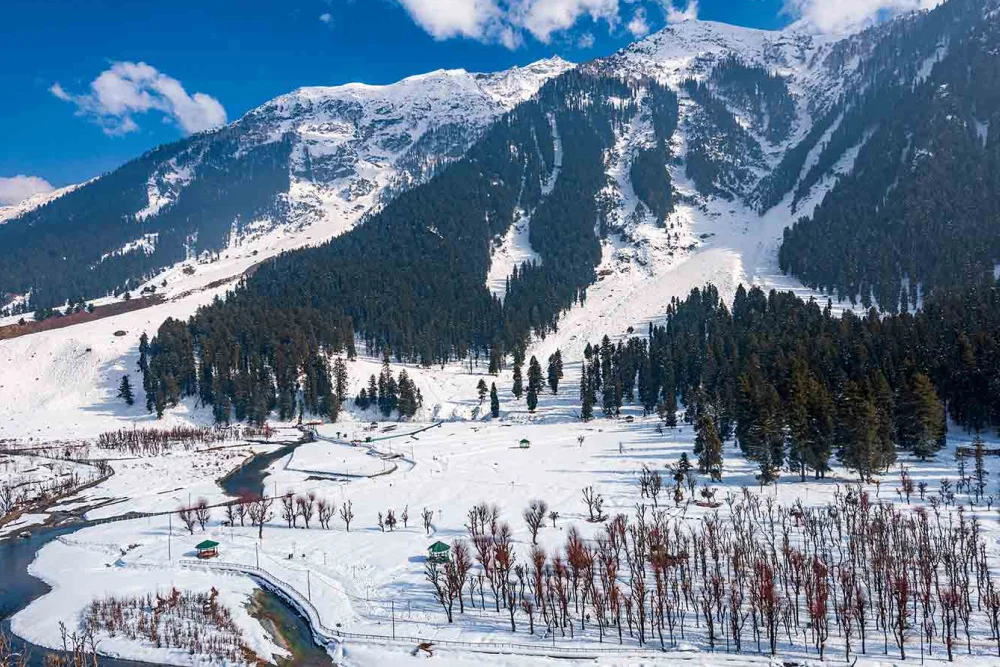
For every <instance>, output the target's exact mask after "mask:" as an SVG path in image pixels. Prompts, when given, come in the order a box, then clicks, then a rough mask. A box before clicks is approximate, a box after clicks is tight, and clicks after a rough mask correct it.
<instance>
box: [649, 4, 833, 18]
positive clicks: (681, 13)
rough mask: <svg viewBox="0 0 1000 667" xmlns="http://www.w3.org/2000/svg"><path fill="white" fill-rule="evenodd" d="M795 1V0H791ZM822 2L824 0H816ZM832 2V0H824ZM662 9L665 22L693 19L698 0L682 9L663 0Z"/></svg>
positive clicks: (696, 16) (696, 13)
mask: <svg viewBox="0 0 1000 667" xmlns="http://www.w3.org/2000/svg"><path fill="white" fill-rule="evenodd" d="M791 1H792V2H795V1H796V0H791ZM818 1H819V2H823V1H824V0H818ZM826 1H829V2H832V1H833V0H826ZM663 11H664V14H666V18H667V23H683V22H684V21H694V20H696V19H697V18H698V0H688V3H687V6H685V7H684V9H680V8H678V7H676V6H675V5H674V3H673V1H672V0H664V2H663Z"/></svg>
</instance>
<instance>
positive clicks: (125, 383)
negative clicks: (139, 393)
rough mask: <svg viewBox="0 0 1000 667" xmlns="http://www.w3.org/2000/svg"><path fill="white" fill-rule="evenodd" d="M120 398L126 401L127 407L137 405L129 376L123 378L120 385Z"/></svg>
mask: <svg viewBox="0 0 1000 667" xmlns="http://www.w3.org/2000/svg"><path fill="white" fill-rule="evenodd" d="M118 398H120V399H122V400H123V401H125V403H126V404H127V405H132V404H133V403H135V395H134V394H133V393H132V382H131V380H129V379H128V376H127V375H123V376H122V381H121V382H120V383H119V384H118Z"/></svg>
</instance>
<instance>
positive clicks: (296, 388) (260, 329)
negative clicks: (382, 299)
mask: <svg viewBox="0 0 1000 667" xmlns="http://www.w3.org/2000/svg"><path fill="white" fill-rule="evenodd" d="M331 354H333V355H340V354H346V355H347V357H348V358H353V357H354V356H355V349H354V330H353V328H352V326H351V321H350V319H348V318H344V317H339V316H337V315H335V314H334V313H331V312H330V311H328V310H325V309H319V308H311V307H300V308H295V307H287V306H283V305H276V304H275V305H272V304H271V303H270V302H269V301H266V300H262V301H258V300H256V299H253V298H250V297H249V296H248V295H247V294H246V292H242V291H239V290H238V291H237V292H236V293H234V294H231V295H230V297H229V301H228V302H227V303H223V302H222V301H221V300H216V302H215V303H213V304H212V305H210V306H207V307H205V308H202V309H200V310H199V311H198V315H197V316H196V317H193V318H192V319H191V320H190V322H188V323H184V322H181V321H179V320H175V319H172V318H171V319H168V320H166V321H165V322H164V323H163V324H162V325H161V326H160V328H159V330H158V332H157V335H156V336H155V337H153V339H152V340H148V339H147V337H146V334H142V337H141V338H140V342H139V362H138V366H139V370H140V371H141V372H142V374H143V389H144V390H145V392H146V408H147V410H149V411H150V412H153V411H155V412H156V414H157V416H158V417H159V416H162V414H163V412H164V410H165V409H166V408H167V407H168V406H175V405H177V403H179V402H180V400H181V399H182V398H184V397H187V396H197V397H198V400H199V401H200V402H201V404H203V405H211V406H212V411H213V413H214V415H215V421H216V423H220V424H225V423H229V422H230V421H232V420H234V419H235V420H236V421H249V422H252V423H256V424H263V423H264V422H265V421H267V418H268V417H269V416H270V414H271V413H272V412H274V411H277V413H278V417H279V418H280V419H281V420H289V419H292V418H293V417H295V416H296V414H297V413H298V414H302V413H304V412H308V413H310V414H318V415H323V416H326V417H329V418H330V419H332V420H336V418H337V415H338V413H339V410H340V406H341V404H342V402H343V401H344V400H345V399H346V398H347V396H346V370H344V369H342V368H340V366H339V365H338V364H337V362H334V367H333V368H331V365H330V364H329V362H328V361H327V359H328V356H329V355H331ZM340 363H343V362H340Z"/></svg>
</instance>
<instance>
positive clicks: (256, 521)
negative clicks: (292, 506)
mask: <svg viewBox="0 0 1000 667" xmlns="http://www.w3.org/2000/svg"><path fill="white" fill-rule="evenodd" d="M273 504H274V498H271V497H268V495H267V494H266V493H265V494H262V495H260V496H257V497H255V498H254V499H253V500H252V501H251V502H250V504H249V505H248V506H247V514H248V515H249V516H250V525H251V526H257V539H260V540H263V539H264V524H265V523H267V522H268V521H270V520H271V518H272V517H273V516H274V515H273V513H272V512H271V506H272V505H273Z"/></svg>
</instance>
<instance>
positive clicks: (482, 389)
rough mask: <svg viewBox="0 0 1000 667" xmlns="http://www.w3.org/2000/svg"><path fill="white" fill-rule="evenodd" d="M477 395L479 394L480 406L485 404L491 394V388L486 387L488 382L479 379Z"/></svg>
mask: <svg viewBox="0 0 1000 667" xmlns="http://www.w3.org/2000/svg"><path fill="white" fill-rule="evenodd" d="M476 393H477V394H479V405H482V404H483V401H485V400H486V396H487V394H489V393H490V390H489V387H487V386H486V380H484V379H483V378H479V384H477V385H476Z"/></svg>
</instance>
